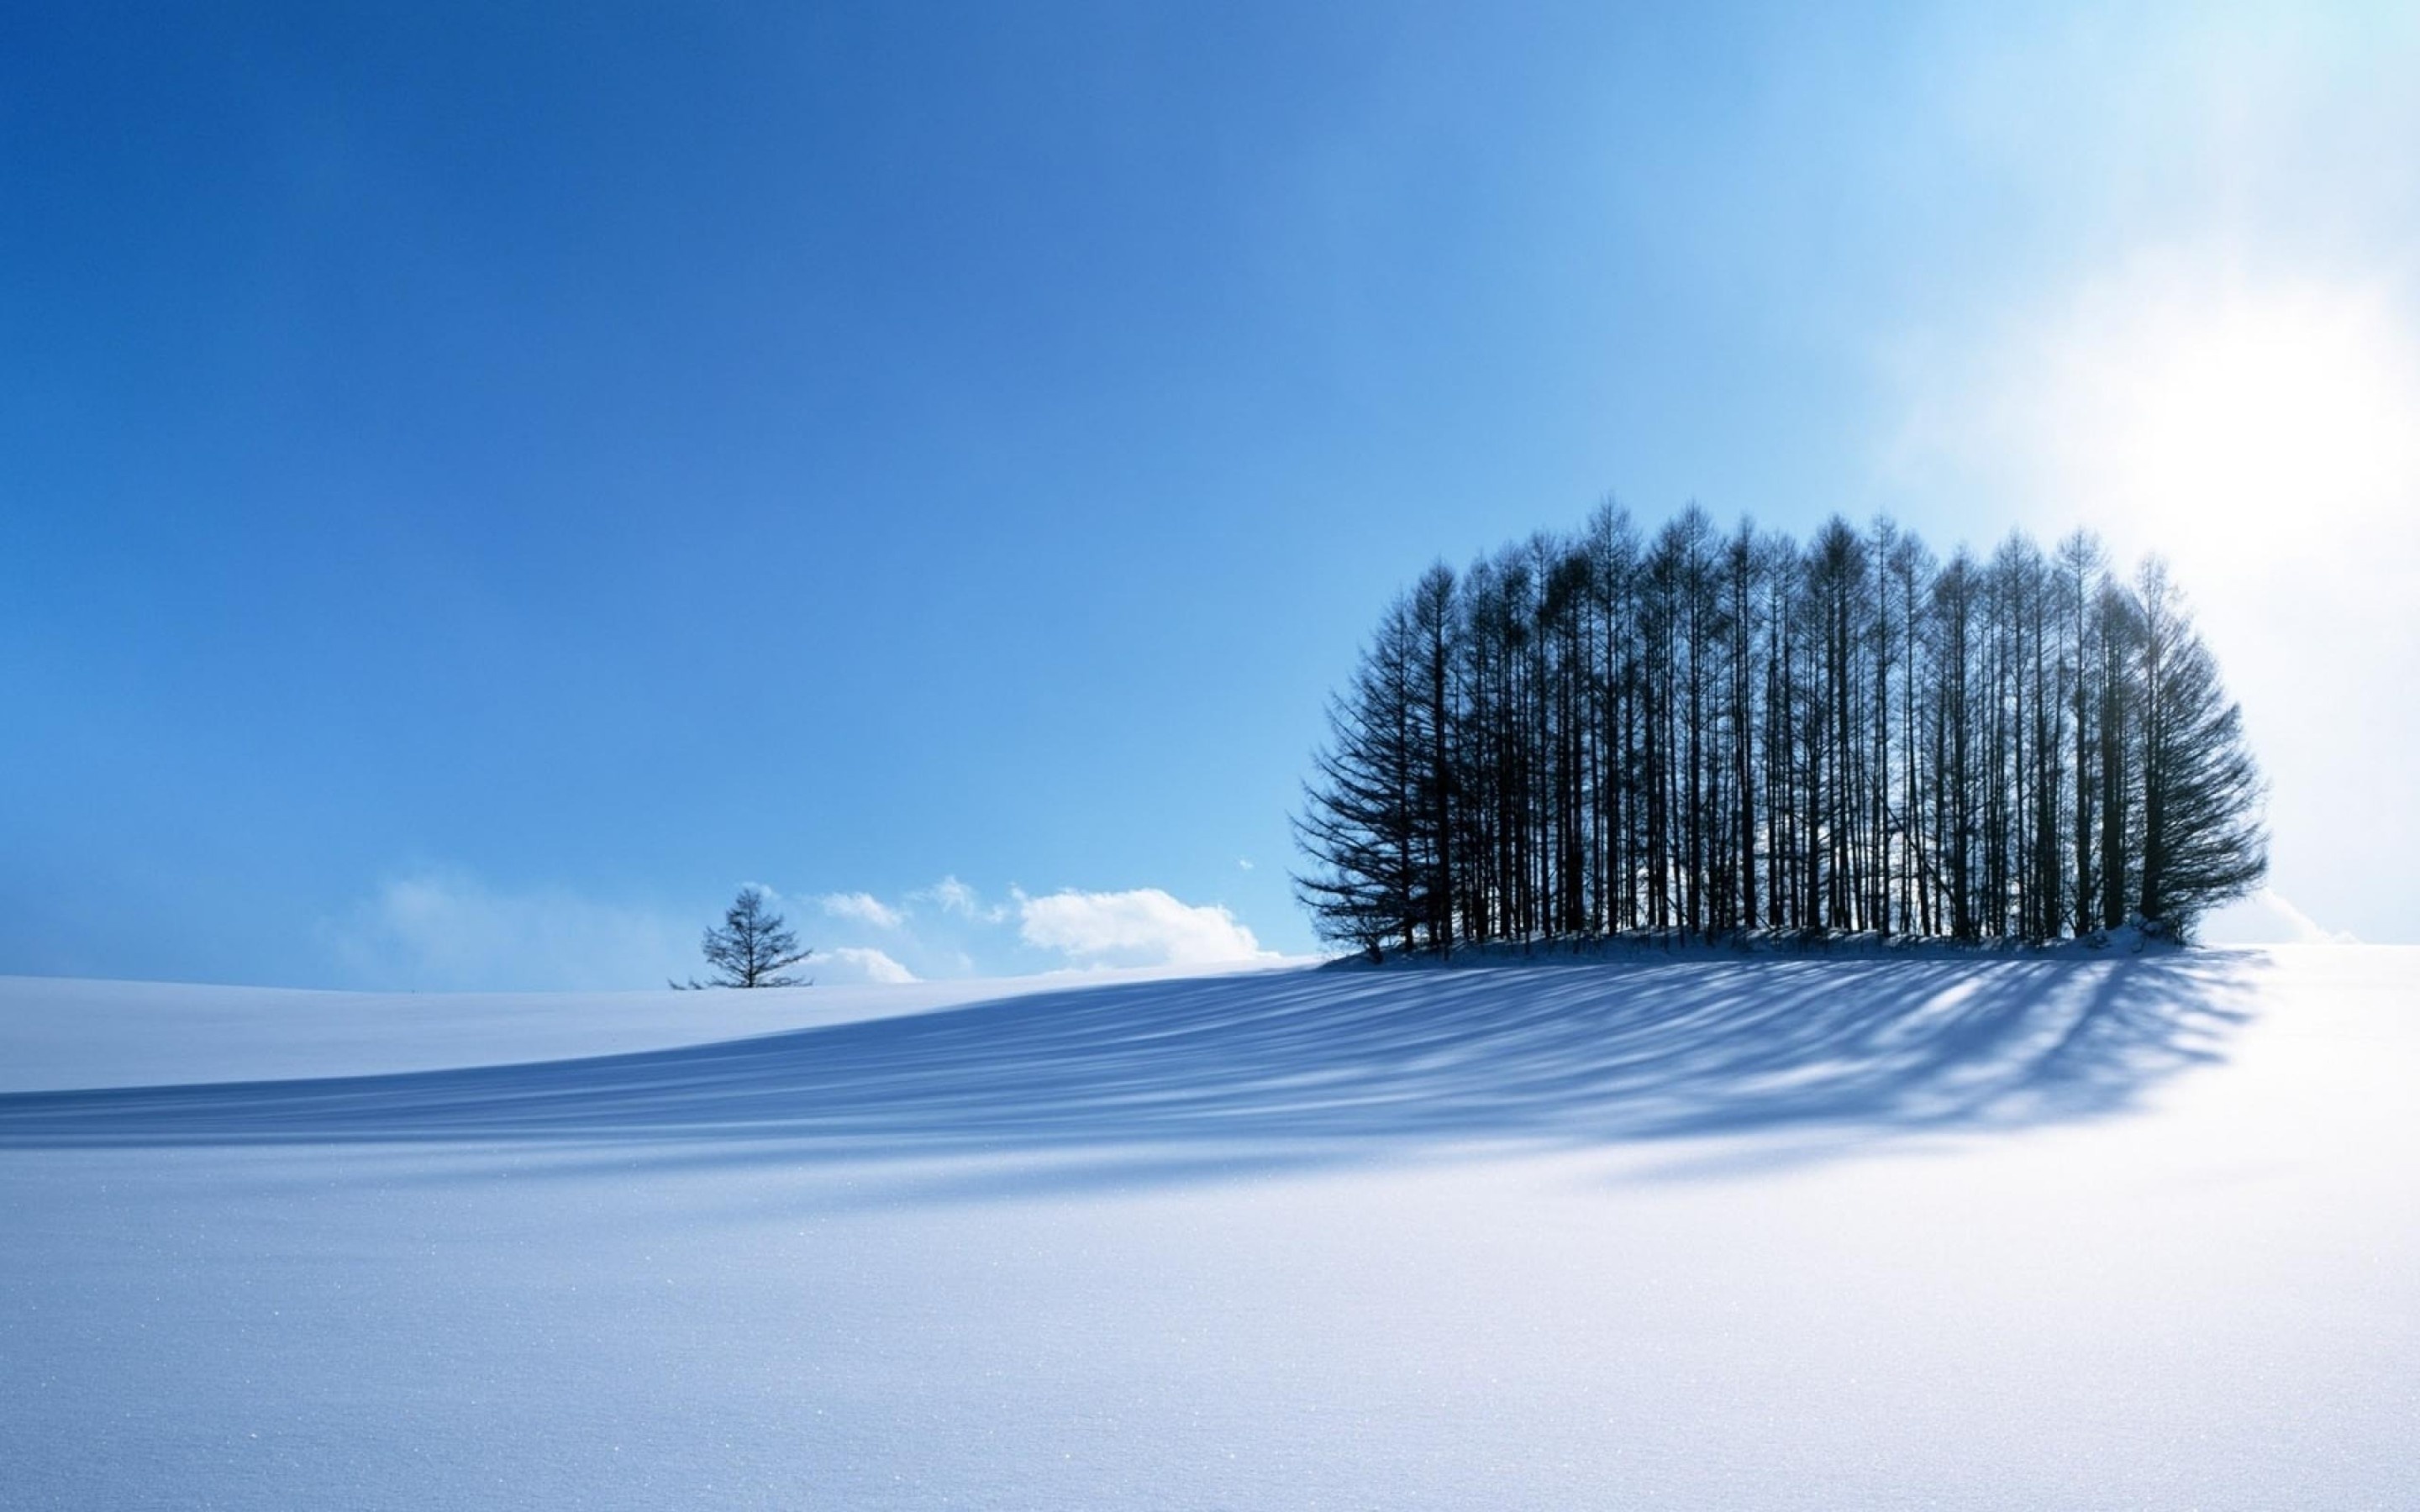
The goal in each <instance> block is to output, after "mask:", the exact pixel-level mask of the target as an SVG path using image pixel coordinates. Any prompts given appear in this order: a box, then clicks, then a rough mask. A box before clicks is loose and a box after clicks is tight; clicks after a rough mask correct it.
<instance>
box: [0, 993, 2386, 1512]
mask: <svg viewBox="0 0 2420 1512" xmlns="http://www.w3.org/2000/svg"><path fill="white" fill-rule="evenodd" d="M1026 986H1027V988H1028V990H1026V991H1024V992H1023V993H1022V994H1021V995H1015V996H1000V995H997V992H998V989H997V987H996V986H995V987H990V988H985V987H946V986H921V985H920V986H915V987H901V988H852V989H848V990H846V992H845V993H842V992H837V991H834V990H830V989H823V988H817V989H812V990H807V991H803V992H800V993H795V994H787V993H785V994H762V995H742V994H712V995H690V994H680V995H673V994H633V995H626V996H612V997H597V996H550V997H535V996H512V997H504V996H499V997H484V998H470V997H442V996H417V997H413V996H392V997H378V996H370V995H326V994H271V993H256V992H247V991H244V990H240V989H228V988H175V987H159V986H140V985H132V984H113V983H58V982H42V981H30V980H14V981H7V982H0V1092H5V1095H0V1207H5V1211H6V1214H7V1222H6V1224H5V1227H0V1503H6V1504H8V1505H11V1506H15V1505H26V1506H88V1505H114V1506H144V1505H163V1506H164V1505H220V1506H263V1507H266V1506H287V1505H302V1504H323V1505H349V1506H396V1507H403V1506H415V1507H417V1506H427V1505H465V1506H468V1505H498V1504H581V1505H590V1506H632V1507H636V1506H661V1505H733V1506H760V1505H761V1506H832V1507H866V1506H930V1505H952V1504H971V1505H986V1506H1053V1507H1056V1506H1086V1505H1098V1506H1136V1505H1144V1506H1174V1507H1212V1506H1270V1507H1298V1506H1389V1507H1392V1506H1404V1505H1440V1506H1444V1505H1454V1506H1465V1505H1466V1506H1501V1505H1539V1506H1572V1505H1590V1506H1598V1505H1628V1504H1666V1505H1683V1506H1706V1507H1715V1506H1726V1507H1730V1506H1791V1507H1800V1506H1812V1505H1860V1506H1897V1505H1905V1506H1932V1505H1948V1506H2010V1507H2016V1506H2024V1507H2036V1506H2060V1505H2079V1506H2080V1505H2093V1506H2101V1505H2195V1504H2198V1505H2230V1506H2231V1505H2244V1506H2253V1505H2257V1506H2281V1505H2308V1506H2331V1507H2335V1506H2361V1505H2378V1506H2389V1505H2409V1504H2413V1503H2415V1502H2420V1474H2416V1473H2414V1472H2413V1471H2412V1469H2411V1467H2410V1456H2409V1453H2408V1450H2407V1448H2406V1444H2407V1443H2408V1442H2409V1441H2410V1440H2411V1439H2412V1437H2413V1435H2414V1433H2415V1431H2420V1099H2415V1098H2414V1097H2413V1096H2412V1088H2413V1087H2415V1086H2420V951H2413V950H2404V949H2387V948H2369V947H2336V948H2329V947H2312V948H2293V949H2272V950H2265V951H2211V952H2195V953H2190V954H2184V955H2164V956H2163V955H2145V956H2122V957H2118V958H2115V959H2110V958H2098V959H2056V960H2047V959H2030V960H2029V959H2000V960H1978V959H1960V958H1950V959H1920V960H1892V959H1873V960H1831V961H1822V960H1805V959H1789V958H1756V959H1740V960H1728V961H1727V960H1720V959H1716V960H1692V961H1672V962H1659V961H1654V960H1642V961H1617V962H1609V963H1598V964H1537V965H1524V964H1486V965H1481V966H1473V967H1467V968H1458V969H1453V970H1444V971H1435V970H1431V971H1408V972H1352V971H1342V972H1339V971H1328V972H1314V971H1289V972H1270V973H1258V974H1250V975H1245V976H1237V977H1219V978H1192V979H1179V980H1158V981H1142V980H1126V981H1114V982H1109V983H1107V984H1103V985H1096V986H1089V987H1083V988H1074V987H1070V986H1067V985H1065V984H1053V983H1040V984H1033V983H1029V984H1026ZM970 995H974V996H980V997H982V998H983V1000H980V1001H969V1000H968V998H969V996H970Z"/></svg>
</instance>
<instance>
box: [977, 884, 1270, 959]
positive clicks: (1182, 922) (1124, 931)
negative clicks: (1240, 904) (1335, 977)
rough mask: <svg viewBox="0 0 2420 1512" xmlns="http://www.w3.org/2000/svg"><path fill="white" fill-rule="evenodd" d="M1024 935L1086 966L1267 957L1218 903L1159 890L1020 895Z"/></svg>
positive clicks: (1136, 889)
mask: <svg viewBox="0 0 2420 1512" xmlns="http://www.w3.org/2000/svg"><path fill="white" fill-rule="evenodd" d="M1017 912H1018V920H1019V926H1018V933H1019V934H1020V935H1021V936H1022V937H1023V938H1024V940H1025V942H1026V943H1027V944H1029V945H1035V946H1039V947H1041V948H1042V949H1046V950H1056V951H1058V952H1060V953H1061V954H1063V955H1064V956H1066V957H1067V958H1068V960H1070V961H1072V962H1074V963H1076V964H1079V965H1133V966H1148V965H1210V964H1219V963H1223V962H1231V961H1252V960H1262V959H1266V957H1267V954H1268V952H1266V951H1264V950H1263V949H1261V946H1260V942H1259V941H1258V940H1256V939H1254V938H1253V937H1252V932H1251V931H1250V930H1249V929H1246V928H1245V927H1244V926H1243V925H1242V924H1241V923H1239V922H1237V920H1236V918H1235V916H1234V915H1233V914H1231V913H1229V912H1228V911H1227V910H1226V909H1225V908H1224V907H1222V906H1220V905H1218V904H1216V903H1205V904H1198V905H1197V904H1189V903H1180V902H1178V901H1177V900H1176V899H1174V898H1172V897H1171V896H1169V895H1168V894H1167V893H1165V892H1162V891H1161V890H1160V889H1158V888H1157V887H1138V888H1135V889H1134V890H1132V891H1129V892H1076V891H1073V890H1069V891H1064V892H1054V893H1051V894H1050V895H1049V896H1047V897H1043V898H1028V897H1024V896H1023V895H1022V894H1020V895H1019V897H1018V902H1017Z"/></svg>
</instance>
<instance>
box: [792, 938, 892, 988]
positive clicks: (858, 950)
mask: <svg viewBox="0 0 2420 1512" xmlns="http://www.w3.org/2000/svg"><path fill="white" fill-rule="evenodd" d="M808 965H809V966H810V967H812V968H814V973H815V977H816V979H817V980H830V981H872V982H907V981H914V980H916V974H915V973H914V972H912V971H910V970H908V969H907V967H906V966H903V965H901V964H899V963H898V962H896V961H893V960H892V959H891V957H889V956H887V955H885V954H883V953H882V952H881V951H880V950H877V949H874V948H873V947H871V946H859V945H843V946H839V947H836V948H835V949H831V950H829V951H817V952H816V953H815V956H814V960H812V961H810V962H809V963H808ZM835 968H837V969H835Z"/></svg>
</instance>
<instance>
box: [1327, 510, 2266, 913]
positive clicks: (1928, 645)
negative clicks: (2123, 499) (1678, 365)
mask: <svg viewBox="0 0 2420 1512" xmlns="http://www.w3.org/2000/svg"><path fill="white" fill-rule="evenodd" d="M1329 726H1330V734H1329V739H1328V741H1327V744H1326V747H1325V748H1323V749H1322V750H1321V751H1320V752H1319V753H1318V754H1317V757H1316V759H1315V760H1316V766H1315V772H1314V775H1313V777H1312V779H1311V781H1310V782H1309V783H1308V784H1306V792H1305V798H1306V802H1305V806H1304V810H1303V811H1302V813H1301V815H1300V816H1299V818H1298V819H1297V820H1296V821H1295V829H1296V835H1297V838H1298V840H1299V841H1300V843H1301V845H1302V848H1303V850H1304V852H1305V853H1306V855H1307V856H1308V858H1309V863H1310V864H1309V866H1308V867H1307V869H1306V870H1305V871H1304V872H1302V873H1301V874H1300V875H1298V876H1296V877H1295V888H1296V893H1297V896H1298V897H1299V898H1300V899H1301V900H1302V902H1303V903H1304V904H1305V905H1306V906H1307V907H1308V908H1309V909H1310V911H1311V915H1312V917H1313V919H1314V922H1315V923H1316V924H1317V926H1318V928H1319V930H1320V931H1321V933H1323V934H1324V935H1325V936H1326V937H1327V938H1330V939H1335V940H1340V941H1346V942H1350V943H1352V944H1354V945H1356V946H1358V947H1360V948H1362V949H1366V950H1369V951H1370V952H1372V953H1373V954H1377V953H1382V952H1383V951H1385V950H1388V949H1404V950H1435V951H1441V952H1442V951H1450V950H1451V949H1455V948H1456V947H1459V946H1463V945H1484V944H1488V943H1491V942H1499V941H1527V940H1548V939H1569V938H1574V937H1590V936H1604V935H1614V934H1621V933H1629V932H1636V931H1653V932H1663V933H1680V934H1689V935H1698V936H1705V937H1717V936H1724V935H1730V934H1734V933H1740V932H1747V931H1779V932H1825V933H1829V932H1840V931H1870V932H1875V933H1885V934H1894V935H1921V936H1940V937H1947V938H1951V939H1957V940H1970V941H1982V940H2024V941H2047V940H2051V939H2055V938H2057V937H2060V936H2062V935H2067V934H2084V933H2092V932H2095V931H2100V930H2103V929H2108V928H2114V927H2117V926H2118V925H2120V924H2123V923H2126V922H2129V921H2133V920H2137V919H2139V920H2142V921H2145V922H2147V923H2149V924H2150V925H2151V926H2152V927H2154V928H2155V929H2161V930H2164V931H2166V932H2169V933H2175V934H2177V935H2178V936H2180V937H2183V936H2187V935H2189V934H2190V933H2191V931H2192V929H2193V926H2194V924H2195V920H2196V919H2197V918H2200V917H2201V916H2202V915H2203V914H2204V913H2205V912H2206V911H2207V910H2208V909H2209V908H2211V906H2212V905H2214V904H2216V903H2221V902H2224V901H2226V900H2227V899H2230V898H2233V897H2237V896H2239V895H2241V894H2242V893H2244V892H2246V891H2247V890H2249V889H2250V888H2252V887H2256V886H2257V884H2258V882H2259V880H2260V878H2261V877H2262V875H2263V874H2264V872H2265V870H2266V866H2267V854H2266V853H2267V839H2266V836H2265V833H2264V832H2263V829H2262V827H2261V824H2260V820H2259V815H2258V810H2259V806H2260V800H2261V797H2262V792H2263V788H2262V782H2261V779H2260V776H2259V773H2258V771H2257V767H2256V766H2255V764H2254V763H2253V760H2252V757H2251V755H2250V753H2249V751H2248V750H2247V749H2246V748H2245V745H2244V741H2243V737H2242V716H2241V713H2240V711H2239V709H2238V706H2237V705H2236V704H2235V703H2233V702H2230V701H2229V700H2228V698H2227V696H2226V690H2225V688H2224V687H2222V686H2221V684H2220V681H2219V675H2218V669H2217V666H2216V664H2215V663H2214V662H2213V661H2212V660H2211V655H2210V652H2209V649H2208V648H2207V647H2206V646H2205V645H2204V644H2203V642H2202V640H2201V638H2200V636H2199V635H2198V634H2196V633H2195V629H2194V626H2193V624H2192V621H2191V619H2190V617H2189V615H2188V613H2187V610H2186V608H2185V605H2184V602H2183V599H2182V597H2181V596H2180V594H2179V592H2178V590H2177V589H2176V588H2175V586H2174V585H2173V584H2172V583H2171V582H2170V581H2169V579H2168V577H2167V573H2166V569H2165V568H2164V566H2163V565H2162V564H2161V563H2160V562H2159V561H2158V560H2157V559H2152V560H2150V561H2149V562H2146V563H2144V564H2143V566H2142V567H2141V569H2140V570H2139V571H2138V572H2136V573H2135V574H2134V575H2133V578H2132V579H2121V578H2120V577H2118V576H2117V575H2116V574H2114V573H2113V572H2112V571H2111V569H2110V567H2109V565H2108V563H2107V561H2106V558H2105V555H2104V553H2103V551H2102V548H2101V546H2100V544H2099V543H2098V542H2097V541H2096V540H2095V538H2094V537H2093V536H2091V535H2090V534H2088V533H2086V532H2077V533H2075V534H2073V535H2071V536H2069V537H2068V538H2067V539H2066V540H2064V541H2062V542H2060V543H2059V545H2058V548H2057V549H2056V550H2055V551H2054V552H2052V553H2050V554H2047V555H2045V554H2044V553H2043V551H2042V550H2041V549H2040V548H2038V547H2037V546H2036V545H2035V544H2034V543H2033V542H2032V541H2031V540H2029V539H2027V538H2026V537H2025V536H2024V535H2023V534H2022V533H2019V534H2012V535H2010V536H2009V539H2008V540H2007V541H2006V542H2005V543H2003V544H2002V545H2001V546H2000V547H1999V548H1998V549H1997V550H1995V551H1993V553H1992V555H1991V557H1990V558H1989V560H1988V561H1986V560H1980V559H1978V558H1977V557H1975V556H1973V555H1971V554H1970V553H1969V552H1968V551H1967V550H1966V549H1965V548H1963V547H1962V548H1959V549H1958V550H1956V551H1955V552H1953V553H1951V554H1950V556H1949V558H1948V560H1947V561H1946V562H1944V561H1941V560H1939V559H1937V558H1936V557H1935V556H1934V554H1933V553H1932V552H1931V550H1929V549H1927V548H1926V547H1925V545H1924V543H1923V542H1922V541H1921V540H1919V539H1918V538H1917V537H1916V535H1915V534H1914V533H1913V532H1906V531H1902V530H1900V529H1898V528H1896V527H1895V526H1894V525H1893V524H1891V523H1890V522H1889V521H1888V520H1882V521H1878V522H1876V523H1875V524H1874V525H1873V526H1871V527H1870V528H1869V529H1867V530H1863V531H1860V530H1858V529H1857V528H1855V527H1854V526H1852V525H1850V524H1849V523H1848V522H1847V521H1845V520H1843V519H1841V518H1838V517H1834V518H1833V519H1832V520H1831V521H1830V522H1829V523H1827V524H1825V525H1824V526H1823V528H1822V529H1821V530H1820V531H1818V532H1816V534H1815V536H1814V538H1813V539H1812V540H1811V541H1809V542H1808V543H1807V545H1805V546H1804V547H1801V546H1799V545H1798V544H1796V543H1795V542H1793V541H1792V540H1791V539H1789V538H1788V537H1786V536H1783V535H1778V534H1774V533H1771V532H1762V531H1759V530H1757V529H1755V528H1754V527H1753V525H1751V524H1749V523H1746V522H1743V523H1741V524H1740V525H1739V526H1738V527H1737V528H1736V529H1734V530H1732V531H1730V532H1729V533H1724V532H1721V531H1720V530H1718V528H1717V527H1716V526H1715V525H1714V522H1713V520H1712V519H1711V518H1710V517H1708V516H1707V514H1706V513H1705V512H1704V511H1703V510H1701V509H1699V508H1698V507H1697V506H1696V505H1694V504H1693V505H1691V506H1690V507H1689V508H1688V509H1686V510H1684V511H1683V512H1682V513H1681V514H1680V516H1679V517H1676V518H1674V519H1672V520H1671V521H1669V522H1668V523H1667V524H1665V525H1664V526H1663V527H1662V528H1661V529H1659V530H1656V531H1655V532H1653V533H1652V535H1648V534H1643V533H1642V532H1641V531H1640V530H1639V529H1638V528H1637V526H1636V525H1634V523H1633V521H1632V519H1631V517H1630V516H1629V515H1628V513H1627V512H1626V511H1624V510H1622V509H1621V508H1619V507H1617V506H1614V505H1612V504H1610V503H1608V504H1606V505H1605V506H1604V507H1601V508H1600V509H1598V510H1597V512H1596V513H1595V514H1594V515H1593V516H1592V517H1590V520H1589V521H1588V523H1587V525H1586V526H1585V527H1584V528H1583V529H1582V530H1581V531H1580V532H1577V533H1576V534H1574V535H1570V536H1558V535H1554V534H1551V533H1541V534H1538V535H1535V536H1532V537H1531V538H1530V539H1529V540H1528V542H1526V543H1523V544H1520V545H1517V546H1513V547H1511V548H1506V549H1504V550H1502V551H1499V552H1497V554H1496V555H1494V556H1492V557H1488V558H1484V559H1482V560H1481V561H1479V562H1478V563H1474V564H1473V565H1472V566H1471V568H1470V569H1469V570H1468V571H1467V572H1466V573H1464V574H1462V575H1461V576H1460V577H1456V576H1455V574H1454V573H1453V572H1452V571H1451V570H1450V568H1448V567H1447V566H1446V565H1444V564H1443V563H1439V564H1438V565H1436V566H1434V567H1432V568H1430V569H1429V570H1428V572H1427V573H1426V574H1425V575H1423V576H1422V577H1421V578H1420V579H1419V581H1418V582H1417V583H1416V584H1414V585H1413V586H1412V588H1411V589H1410V591H1409V592H1407V593H1405V594H1403V595H1402V596H1400V597H1399V598H1397V599H1396V600H1395V601H1394V603H1393V604H1391V605H1390V606H1388V609H1387V611H1386V614H1385V616H1384V617H1383V618H1382V619H1381V621H1380V622H1379V625H1378V629H1377V633H1376V634H1375V636H1374V637H1373V639H1372V640H1371V641H1370V643H1369V644H1368V646H1367V647H1366V649H1365V650H1364V652H1363V654H1362V656H1361V660H1360V664H1359V666H1358V667H1357V670H1356V671H1355V672H1354V674H1353V677H1352V681H1351V683H1350V684H1349V685H1348V686H1347V687H1346V688H1345V689H1344V690H1343V691H1342V693H1341V694H1340V695H1338V696H1337V697H1336V698H1335V699H1334V700H1333V701H1332V702H1331V705H1330V710H1329Z"/></svg>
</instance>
